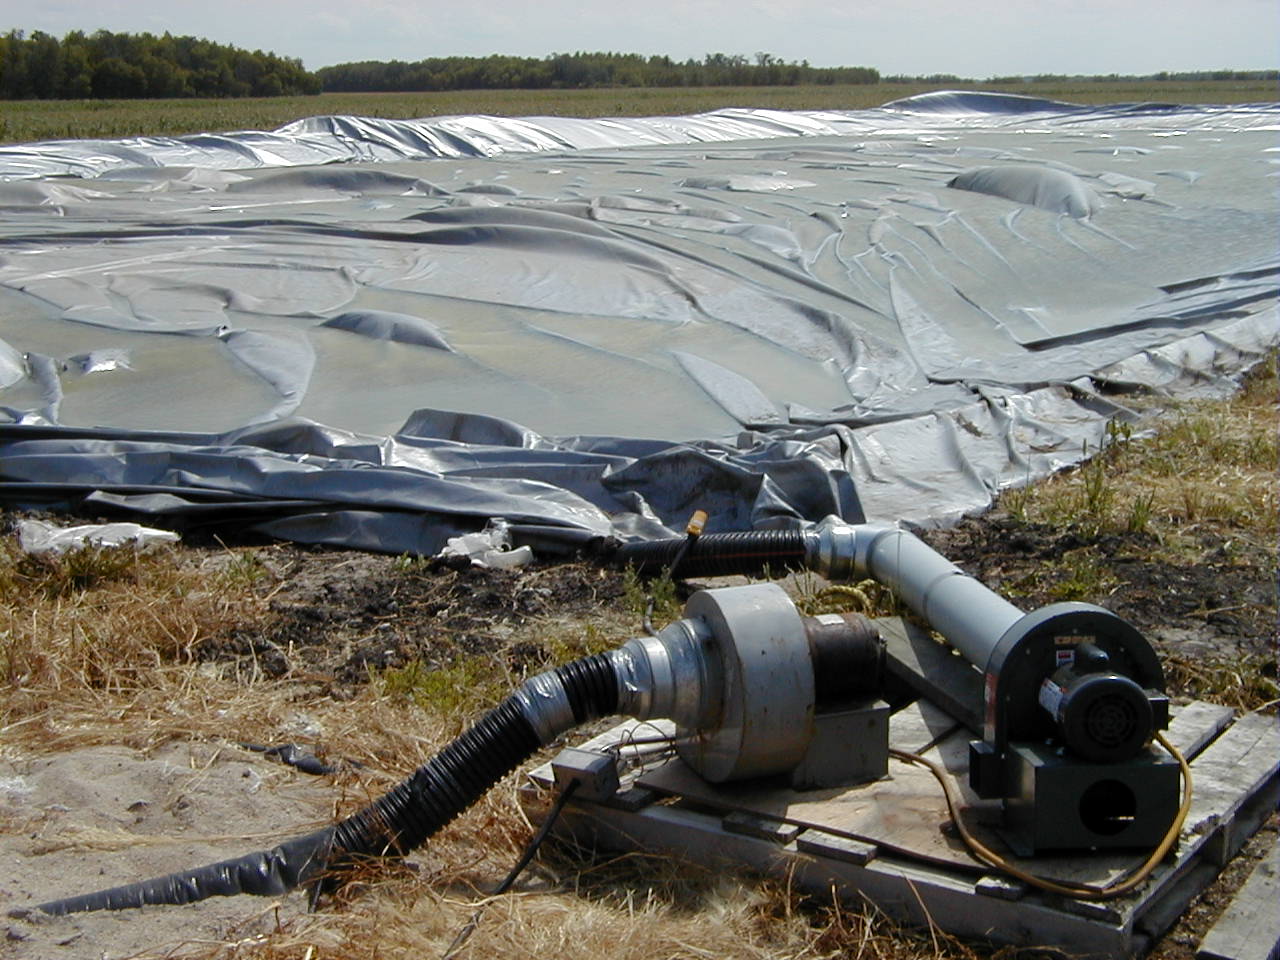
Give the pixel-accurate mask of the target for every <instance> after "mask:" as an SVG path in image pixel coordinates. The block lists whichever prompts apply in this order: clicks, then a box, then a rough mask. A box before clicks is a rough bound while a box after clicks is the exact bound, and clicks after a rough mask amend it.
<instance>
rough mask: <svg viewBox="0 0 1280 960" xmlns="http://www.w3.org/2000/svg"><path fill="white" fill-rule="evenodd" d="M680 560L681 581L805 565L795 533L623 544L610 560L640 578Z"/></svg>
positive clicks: (752, 533) (705, 536)
mask: <svg viewBox="0 0 1280 960" xmlns="http://www.w3.org/2000/svg"><path fill="white" fill-rule="evenodd" d="M686 545H687V547H688V549H687V552H686V553H685V554H684V556H683V557H681V558H680V571H679V573H680V576H681V577H722V576H726V575H728V574H732V573H742V574H749V573H759V572H761V571H762V570H763V569H764V568H765V567H766V566H768V567H770V568H772V569H774V570H782V569H798V568H801V567H803V566H804V565H805V537H804V533H803V532H801V531H799V530H747V531H742V532H737V533H704V534H703V535H702V536H700V537H698V538H697V539H696V540H694V541H693V542H692V543H690V542H689V541H688V540H687V539H686V538H684V537H680V538H677V539H671V540H647V541H643V540H642V541H637V542H635V543H624V544H623V545H622V546H620V547H619V548H618V550H617V552H616V553H615V554H614V556H613V562H614V563H615V564H616V565H618V566H621V567H626V566H628V565H629V566H632V567H634V568H635V570H636V572H637V573H639V574H641V575H643V576H657V575H659V574H661V573H662V572H663V571H664V570H666V569H668V568H669V567H670V566H671V564H672V563H673V562H674V560H675V559H676V556H677V555H678V554H679V553H680V550H681V548H683V547H685V546H686Z"/></svg>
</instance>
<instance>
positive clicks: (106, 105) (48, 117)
mask: <svg viewBox="0 0 1280 960" xmlns="http://www.w3.org/2000/svg"><path fill="white" fill-rule="evenodd" d="M957 86H962V87H963V88H964V89H977V90H994V91H998V92H1001V93H1017V94H1025V95H1028V96H1036V97H1046V98H1049V99H1054V100H1068V101H1071V102H1074V103H1124V102H1133V101H1160V102H1166V103H1251V102H1260V101H1270V100H1275V99H1276V89H1275V85H1274V84H1273V83H1270V82H1267V81H1217V82H1214V81H1204V82H1199V81H1194V82H1193V81H1176V80H1170V81H1165V82H1155V81H1147V80H1080V81H1068V82H1063V83H1056V82H1031V83H1019V84H989V83H981V84H955V83H953V84H950V85H943V86H938V85H927V84H891V83H881V84H875V85H864V86H796V87H665V88H630V87H628V88H616V89H590V90H463V91H457V92H450V93H330V94H322V95H320V96H316V97H273V98H266V99H262V98H259V99H243V100H115V101H112V100H20V101H13V100H11V101H0V143H26V142H30V141H34V140H65V139H78V138H84V137H133V136H177V135H181V134H184V133H202V132H225V131H229V130H273V129H275V128H276V127H279V126H282V125H284V124H286V123H289V122H290V121H293V120H298V119H300V118H303V117H313V116H321V115H325V114H349V115H353V116H365V117H387V118H398V119H406V118H418V117H439V116H449V115H456V114H489V115H493V116H506V117H527V116H539V115H550V116H576V117H642V116H663V115H667V116H674V115H681V114H688V113H700V112H703V111H707V110H716V109H719V108H721V107H763V108H770V109H775V110H859V109H865V108H869V107H877V106H880V105H881V104H884V103H888V102H889V101H891V100H897V99H900V98H902V97H909V96H913V95H914V94H918V93H924V92H927V91H929V90H938V89H954V88H955V87H957Z"/></svg>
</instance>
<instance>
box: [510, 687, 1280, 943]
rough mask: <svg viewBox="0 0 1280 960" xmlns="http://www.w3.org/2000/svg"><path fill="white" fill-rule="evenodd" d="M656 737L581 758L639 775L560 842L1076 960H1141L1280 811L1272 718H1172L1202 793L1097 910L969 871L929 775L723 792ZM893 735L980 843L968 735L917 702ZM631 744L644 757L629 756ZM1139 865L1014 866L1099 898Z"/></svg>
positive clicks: (1044, 862)
mask: <svg viewBox="0 0 1280 960" xmlns="http://www.w3.org/2000/svg"><path fill="white" fill-rule="evenodd" d="M660 732H666V733H667V734H670V733H671V732H672V731H671V726H670V724H668V723H665V722H656V723H655V722H648V723H643V724H642V723H637V722H635V721H628V722H626V723H623V724H621V725H619V726H617V727H615V728H613V729H612V730H610V731H608V732H606V733H604V734H602V735H601V736H598V737H596V738H594V739H593V740H591V741H588V742H587V743H586V744H583V745H581V747H580V748H579V749H587V750H597V751H601V752H608V751H614V752H617V753H619V754H620V755H621V756H623V757H624V758H626V757H632V758H635V759H637V762H639V763H640V766H639V767H638V769H635V770H632V771H630V772H628V773H627V774H626V776H625V777H624V778H623V790H622V791H621V792H620V793H619V794H618V795H617V796H616V797H615V798H613V799H612V800H610V801H608V802H606V803H593V802H590V801H585V800H579V799H577V798H574V799H572V800H570V801H569V803H568V804H567V805H566V806H565V808H564V811H563V813H562V814H561V820H560V822H559V823H558V826H557V832H559V833H561V834H566V835H572V836H573V837H574V839H575V840H576V841H578V842H589V843H595V844H598V845H599V846H602V847H605V848H608V849H614V850H634V849H644V850H649V851H661V852H666V853H670V854H671V855H673V856H679V857H688V858H691V859H694V860H697V861H698V862H699V863H703V864H706V863H712V862H720V863H723V864H725V866H726V867H727V868H738V869H741V868H746V869H750V870H758V871H762V872H769V873H775V874H779V875H786V876H788V877H789V878H791V882H793V883H794V884H797V885H800V886H801V887H803V888H807V889H809V890H812V891H813V892H815V893H816V894H818V895H820V896H829V895H830V894H829V892H828V891H829V890H830V889H831V888H832V887H833V886H834V887H835V888H836V889H837V890H838V892H839V893H840V894H841V895H842V896H843V897H844V898H845V899H847V900H850V901H857V900H859V899H865V900H867V901H869V902H871V903H872V904H874V905H875V906H876V907H877V908H878V909H879V910H881V911H883V912H884V913H886V914H888V915H890V916H892V917H894V918H895V919H897V920H899V921H901V922H904V923H907V924H911V925H920V926H926V925H936V926H937V927H938V928H940V929H942V930H945V931H946V932H948V933H952V934H955V935H957V936H961V937H966V938H975V939H981V940H989V941H992V942H998V943H1010V944H1017V945H1022V946H1043V947H1050V948H1055V949H1058V950H1062V951H1064V952H1066V953H1069V954H1071V955H1072V956H1092V957H1124V956H1140V955H1141V954H1143V953H1144V952H1146V950H1147V949H1148V948H1149V947H1150V945H1151V943H1152V942H1153V941H1154V939H1155V938H1157V937H1159V936H1160V934H1162V933H1163V932H1164V931H1165V930H1166V929H1168V927H1169V926H1170V925H1171V924H1172V923H1173V922H1174V921H1175V920H1176V919H1177V918H1178V916H1180V915H1181V913H1182V912H1183V910H1184V909H1185V908H1186V906H1187V904H1188V903H1189V902H1190V901H1191V900H1192V898H1193V897H1194V896H1195V895H1196V894H1197V893H1199V892H1200V891H1201V890H1203V889H1204V888H1205V887H1206V886H1208V884H1209V883H1211V882H1212V881H1213V879H1214V878H1215V877H1216V876H1217V874H1218V872H1219V871H1220V870H1221V868H1222V867H1223V865H1225V864H1226V862H1227V861H1228V860H1229V859H1230V858H1231V857H1232V856H1234V855H1235V853H1236V852H1237V851H1238V850H1239V849H1240V847H1241V846H1242V845H1243V844H1244V842H1245V841H1246V840H1247V839H1248V838H1249V837H1250V836H1251V835H1252V834H1253V833H1254V831H1256V830H1257V828H1258V827H1259V826H1260V825H1261V824H1262V823H1263V822H1264V821H1265V819H1266V818H1267V817H1268V816H1269V815H1270V813H1271V811H1273V810H1275V809H1276V807H1277V802H1278V801H1280V727H1278V726H1277V722H1276V719H1275V718H1274V717H1270V716H1265V715H1260V714H1249V715H1246V716H1244V717H1240V718H1239V719H1234V718H1233V713H1232V711H1231V710H1230V709H1229V708H1225V707H1219V706H1215V705H1212V704H1207V703H1201V702H1194V703H1191V704H1188V705H1186V706H1184V707H1182V708H1181V709H1179V710H1176V711H1175V713H1174V717H1173V721H1172V723H1171V725H1170V729H1169V731H1168V736H1169V739H1170V741H1171V742H1172V743H1174V745H1175V746H1177V747H1178V749H1179V750H1181V751H1182V752H1183V753H1184V755H1186V757H1187V758H1188V760H1190V761H1191V769H1192V772H1193V775H1194V783H1195V792H1194V799H1193V802H1192V806H1191V810H1190V813H1189V815H1188V817H1187V820H1186V824H1185V826H1184V828H1183V832H1182V836H1181V838H1180V841H1179V844H1178V847H1177V850H1176V854H1175V855H1174V856H1172V857H1171V858H1168V859H1166V861H1165V862H1164V863H1162V864H1160V865H1159V866H1158V867H1157V868H1156V870H1155V871H1154V873H1153V874H1152V875H1151V877H1150V879H1149V880H1148V881H1147V882H1146V883H1145V884H1143V885H1142V886H1141V887H1140V888H1138V889H1137V890H1136V891H1134V892H1133V893H1131V894H1129V895H1127V896H1125V897H1121V898H1118V899H1115V900H1109V901H1103V902H1090V901H1083V900H1076V899H1073V898H1067V897H1062V896H1055V895H1053V894H1048V893H1042V892H1040V891H1038V890H1035V889H1031V888H1028V887H1027V886H1025V885H1024V884H1022V883H1020V882H1018V881H1015V880H1010V879H1008V878H1006V877H1004V876H1002V875H1000V874H997V873H994V872H992V871H991V870H990V869H989V868H987V867H985V866H984V865H982V864H981V863H979V862H978V861H976V860H974V859H973V857H972V856H970V855H969V853H968V852H967V850H966V849H965V847H964V845H963V844H962V843H961V841H960V840H959V839H958V837H956V836H955V833H954V830H953V829H952V828H950V822H949V817H948V814H947V808H946V803H945V801H944V799H943V795H942V791H941V788H940V787H939V785H938V783H937V782H936V781H935V780H934V779H933V777H932V775H930V774H929V773H928V772H927V771H925V770H923V769H921V768H919V767H916V766H911V765H907V764H903V763H900V762H898V761H896V760H892V761H890V771H889V774H890V775H889V777H888V778H886V779H884V780H879V781H876V782H874V783H871V784H865V785H862V786H859V787H853V788H841V789H832V790H817V791H808V792H804V793H797V792H795V791H792V790H788V789H784V788H781V787H778V786H776V785H772V784H761V783H742V784H730V785H720V786H713V785H711V784H707V783H705V782H704V781H703V780H702V779H701V778H699V777H698V776H697V775H695V774H694V773H693V772H692V771H690V770H689V769H688V768H687V767H686V766H685V765H684V764H683V763H682V762H681V761H680V760H678V759H676V758H674V757H672V756H670V755H665V756H663V755H659V754H655V753H654V752H653V751H654V749H655V745H653V744H652V741H653V739H654V736H655V734H657V733H660ZM889 736H890V743H891V745H892V746H894V747H896V748H899V749H902V750H907V751H911V752H917V753H922V754H923V755H924V756H926V757H929V758H931V759H934V760H937V761H939V762H940V763H941V764H942V765H943V766H944V767H945V768H946V770H947V772H948V775H949V776H950V777H952V778H953V780H954V781H955V784H956V786H957V787H958V788H959V789H960V790H961V792H963V793H964V794H965V795H966V800H967V803H968V809H967V811H966V813H965V817H966V823H967V824H969V825H970V826H971V827H973V828H975V829H977V830H982V829H984V826H983V823H984V821H985V820H989V819H990V818H989V816H984V814H989V813H990V803H989V802H986V803H984V802H982V801H978V800H977V798H976V797H974V796H973V795H972V794H971V793H969V791H968V784H967V780H968V771H967V763H968V741H969V739H970V738H971V734H970V733H969V732H968V731H967V730H965V729H964V728H962V727H960V726H959V725H958V724H957V723H956V722H955V721H954V720H952V719H951V718H950V717H949V716H948V715H947V714H945V713H943V712H942V711H941V710H939V709H937V708H936V707H934V706H933V705H932V704H930V703H928V702H927V701H923V700H918V701H916V702H915V703H913V704H911V705H909V706H907V707H905V708H903V709H901V710H899V711H897V712H896V713H895V714H894V715H893V717H892V718H891V721H890V734H889ZM634 741H640V742H641V743H642V744H643V745H640V746H628V744H630V743H632V742H634ZM645 741H648V743H645ZM531 779H532V781H533V785H532V786H531V787H530V788H529V790H530V792H531V793H538V792H541V791H543V790H545V789H547V788H549V787H550V786H551V784H552V771H551V767H550V765H549V764H548V765H545V766H543V767H540V768H538V769H537V770H535V771H534V772H533V774H532V775H531ZM1141 859H1142V858H1141V856H1135V855H1133V854H1117V853H1102V854H1093V855H1083V856H1074V857H1067V856H1056V857H1040V858H1036V859H1034V860H1022V861H1018V862H1019V864H1020V865H1021V866H1023V867H1026V868H1029V869H1030V870H1031V871H1032V872H1033V873H1037V874H1041V875H1044V876H1050V877H1056V878H1060V879H1064V880H1071V881H1076V882H1083V883H1089V884H1095V885H1097V884H1105V883H1106V882H1108V881H1109V880H1111V879H1113V878H1115V877H1118V876H1120V875H1121V874H1123V873H1124V872H1125V871H1126V870H1127V869H1129V868H1130V867H1132V866H1133V865H1134V864H1135V863H1136V862H1138V861H1140V860H1141Z"/></svg>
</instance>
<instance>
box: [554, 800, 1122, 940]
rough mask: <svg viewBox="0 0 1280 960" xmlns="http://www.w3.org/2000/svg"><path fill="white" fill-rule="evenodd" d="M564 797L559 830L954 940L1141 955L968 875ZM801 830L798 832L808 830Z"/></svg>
mask: <svg viewBox="0 0 1280 960" xmlns="http://www.w3.org/2000/svg"><path fill="white" fill-rule="evenodd" d="M602 812H603V808H600V807H597V806H595V805H593V804H579V803H577V801H571V802H570V803H569V804H568V805H567V806H566V807H565V810H564V813H563V814H562V815H561V823H560V824H558V825H557V829H556V832H557V833H561V832H570V833H572V835H573V836H574V837H575V838H576V839H578V840H579V841H582V840H583V839H584V837H586V836H589V837H590V840H591V841H593V842H595V843H597V844H598V845H599V846H601V847H605V848H611V849H621V850H634V849H637V848H641V849H646V850H651V851H655V852H664V853H667V854H670V855H672V856H677V857H682V858H686V859H688V860H691V861H693V862H696V863H699V864H702V865H704V866H706V867H708V868H711V869H738V870H744V869H745V870H758V871H761V872H766V873H770V874H772V875H774V876H779V877H786V878H788V882H790V883H793V884H794V885H795V887H796V888H797V889H803V890H807V891H809V892H811V893H812V894H813V895H815V896H818V897H829V896H830V891H831V889H832V886H833V884H834V885H835V887H836V889H837V890H838V891H839V894H840V896H841V897H842V898H843V899H845V900H846V901H850V902H857V901H860V900H865V901H866V902H868V903H871V904H873V905H874V906H875V907H876V909H877V910H879V911H881V912H883V913H885V914H886V915H888V916H890V917H892V918H893V919H895V920H897V921H898V922H901V923H905V924H910V925H914V926H919V927H930V926H935V927H937V928H938V929H941V930H946V931H948V932H950V933H952V934H954V935H956V936H959V937H968V938H971V939H977V940H988V941H995V942H998V943H1012V944H1016V945H1022V946H1042V945H1045V944H1054V945H1062V946H1064V947H1065V948H1066V949H1068V950H1069V952H1070V953H1071V955H1072V957H1073V958H1078V960H1103V958H1109V960H1111V958H1115V957H1123V956H1130V955H1133V954H1136V953H1141V952H1142V951H1143V950H1144V949H1145V947H1146V938H1145V937H1141V936H1139V937H1136V938H1135V937H1134V936H1133V935H1132V934H1131V933H1130V931H1128V930H1127V929H1125V928H1123V927H1117V926H1115V925H1111V924H1106V923H1100V922H1098V921H1097V920H1093V919H1089V918H1086V917H1080V916H1075V915H1072V914H1069V913H1064V912H1063V911H1061V910H1055V909H1053V908H1052V907H1050V906H1047V905H1046V904H1044V903H1043V902H1037V901H1036V900H1035V899H1033V898H1030V897H1026V898H1023V899H1022V900H1020V901H1017V902H1010V901H1004V900H999V899H996V898H994V897H979V896H975V895H974V888H975V885H974V883H973V882H971V881H968V880H965V879H964V878H962V877H958V876H956V875H954V874H952V873H950V872H949V871H946V870H942V869H938V868H931V867H928V866H926V865H922V864H911V863H909V862H906V861H900V860H896V859H894V858H892V857H891V856H890V855H888V854H886V853H885V852H884V851H880V852H879V853H878V855H877V856H876V857H875V858H874V859H872V860H870V861H869V862H867V863H866V864H862V865H859V864H857V863H851V862H849V861H847V860H841V859H836V858H829V857H825V856H820V855H815V854H812V853H805V852H802V851H801V850H800V849H799V840H797V841H796V843H794V844H788V845H787V846H784V847H779V846H778V845H777V844H775V843H773V842H771V841H768V840H759V839H756V838H754V837H745V836H741V835H737V834H731V833H726V832H725V831H723V830H722V829H721V828H720V823H719V818H717V817H714V816H709V815H707V814H705V813H701V812H699V811H698V810H691V809H687V808H685V807H681V806H652V807H648V808H646V809H645V810H643V811H640V812H639V813H626V812H623V811H617V810H610V811H607V816H602V815H601V813H602ZM807 833H808V831H806V833H802V834H801V835H800V837H801V838H803V837H805V836H806V835H807Z"/></svg>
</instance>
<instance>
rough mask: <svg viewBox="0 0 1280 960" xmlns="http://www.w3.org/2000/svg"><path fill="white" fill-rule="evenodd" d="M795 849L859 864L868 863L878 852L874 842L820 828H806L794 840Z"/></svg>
mask: <svg viewBox="0 0 1280 960" xmlns="http://www.w3.org/2000/svg"><path fill="white" fill-rule="evenodd" d="M796 849H797V850H800V851H801V852H803V853H813V854H816V855H818V856H820V857H828V858H830V859H832V860H843V861H844V862H845V863H856V864H858V865H859V866H862V865H863V864H867V863H870V862H871V861H872V860H874V859H875V857H876V854H877V853H878V852H879V850H878V849H877V847H876V845H875V844H874V843H863V842H862V841H861V840H851V839H849V838H848V837H841V836H837V835H836V834H834V833H825V832H824V831H822V830H806V831H805V832H804V833H802V834H801V835H800V837H799V838H798V839H797V840H796Z"/></svg>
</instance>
